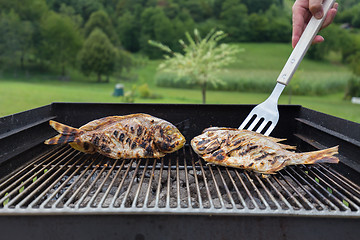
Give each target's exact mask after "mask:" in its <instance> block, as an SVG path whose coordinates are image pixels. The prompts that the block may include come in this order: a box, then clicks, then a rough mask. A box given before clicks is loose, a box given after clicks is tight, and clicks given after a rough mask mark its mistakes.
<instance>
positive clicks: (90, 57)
mask: <svg viewBox="0 0 360 240" xmlns="http://www.w3.org/2000/svg"><path fill="white" fill-rule="evenodd" d="M115 58H116V50H115V48H114V46H113V45H112V43H111V42H110V40H109V38H108V37H107V35H106V34H105V33H104V32H103V31H102V30H101V29H99V28H96V29H94V30H93V31H92V33H91V34H90V36H89V37H88V38H87V39H86V41H85V43H84V46H83V48H82V49H81V51H80V53H79V60H80V67H81V71H82V72H83V73H84V74H85V75H89V74H91V73H95V74H96V75H97V81H98V82H101V75H109V74H110V73H112V72H113V71H114V65H115Z"/></svg>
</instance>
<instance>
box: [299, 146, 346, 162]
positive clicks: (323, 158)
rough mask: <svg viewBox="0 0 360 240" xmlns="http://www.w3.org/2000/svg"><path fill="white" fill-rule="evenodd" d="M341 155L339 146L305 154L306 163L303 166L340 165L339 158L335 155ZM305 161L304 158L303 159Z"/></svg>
mask: <svg viewBox="0 0 360 240" xmlns="http://www.w3.org/2000/svg"><path fill="white" fill-rule="evenodd" d="M338 153H339V146H335V147H332V148H327V149H324V150H319V151H314V152H309V153H303V156H304V157H305V161H303V162H302V164H314V163H338V162H339V158H338V157H335V156H334V155H335V154H338ZM303 159H304V158H303Z"/></svg>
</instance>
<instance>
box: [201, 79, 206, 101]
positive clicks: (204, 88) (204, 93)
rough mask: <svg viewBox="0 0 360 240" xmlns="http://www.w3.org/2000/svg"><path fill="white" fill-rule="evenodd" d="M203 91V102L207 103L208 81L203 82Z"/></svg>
mask: <svg viewBox="0 0 360 240" xmlns="http://www.w3.org/2000/svg"><path fill="white" fill-rule="evenodd" d="M201 92H202V103H203V104H205V103H206V81H205V82H204V83H203V86H202V89H201Z"/></svg>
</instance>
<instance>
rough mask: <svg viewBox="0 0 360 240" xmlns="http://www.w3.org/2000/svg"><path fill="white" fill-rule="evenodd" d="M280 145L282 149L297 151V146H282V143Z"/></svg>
mask: <svg viewBox="0 0 360 240" xmlns="http://www.w3.org/2000/svg"><path fill="white" fill-rule="evenodd" d="M278 145H279V146H280V147H281V148H282V149H288V150H296V146H291V145H286V144H282V143H278Z"/></svg>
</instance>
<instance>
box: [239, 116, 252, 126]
mask: <svg viewBox="0 0 360 240" xmlns="http://www.w3.org/2000/svg"><path fill="white" fill-rule="evenodd" d="M252 117H253V114H251V113H250V114H249V115H248V116H247V117H246V118H245V120H244V121H243V122H242V124H241V125H240V127H239V129H244V128H245V126H246V124H248V123H249V121H250V120H251V118H252Z"/></svg>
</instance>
